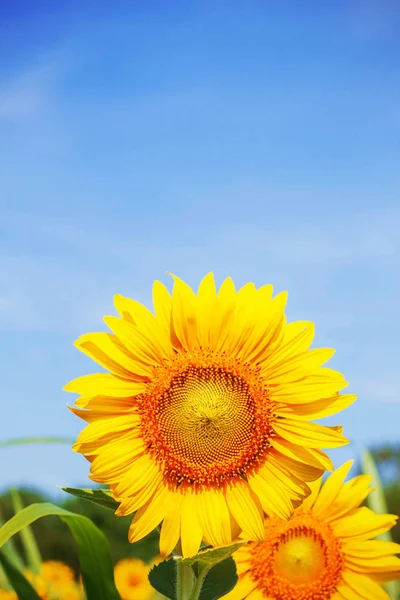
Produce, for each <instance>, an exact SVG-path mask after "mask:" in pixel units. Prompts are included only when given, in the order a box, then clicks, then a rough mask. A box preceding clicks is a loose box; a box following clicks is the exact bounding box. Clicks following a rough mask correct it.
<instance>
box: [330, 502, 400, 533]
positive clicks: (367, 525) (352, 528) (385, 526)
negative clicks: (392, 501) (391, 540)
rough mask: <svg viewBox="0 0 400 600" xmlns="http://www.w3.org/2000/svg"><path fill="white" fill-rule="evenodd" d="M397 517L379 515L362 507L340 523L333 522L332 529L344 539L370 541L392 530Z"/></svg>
mask: <svg viewBox="0 0 400 600" xmlns="http://www.w3.org/2000/svg"><path fill="white" fill-rule="evenodd" d="M397 518H398V517H397V516H396V515H389V514H384V515H377V514H375V513H374V512H372V510H370V509H369V508H367V507H365V506H362V507H361V508H358V509H356V510H355V511H354V513H353V514H351V515H347V516H345V517H343V518H341V519H339V520H338V521H333V522H332V523H331V527H332V528H333V530H334V533H335V535H337V536H338V537H342V538H350V537H356V538H358V539H360V540H362V539H364V540H367V539H370V538H374V537H377V536H378V535H381V534H382V533H385V532H386V531H388V530H389V529H391V528H392V527H393V526H394V525H395V523H396V521H397Z"/></svg>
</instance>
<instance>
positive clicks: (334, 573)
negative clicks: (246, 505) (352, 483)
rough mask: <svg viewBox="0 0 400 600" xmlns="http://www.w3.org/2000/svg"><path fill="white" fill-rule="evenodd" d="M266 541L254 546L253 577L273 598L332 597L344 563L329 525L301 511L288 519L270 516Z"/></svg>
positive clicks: (313, 599)
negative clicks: (285, 520)
mask: <svg viewBox="0 0 400 600" xmlns="http://www.w3.org/2000/svg"><path fill="white" fill-rule="evenodd" d="M269 523H270V524H269V527H268V529H267V541H266V542H265V543H264V544H254V545H253V547H252V558H251V569H250V573H251V576H252V578H253V579H254V580H255V581H256V582H257V588H258V589H260V590H262V591H263V592H264V593H265V595H266V596H268V597H269V598H271V599H273V600H329V599H330V598H331V597H332V596H333V595H334V593H335V590H336V585H337V583H338V582H339V580H340V574H341V571H342V566H343V559H342V554H341V552H340V545H339V542H338V541H337V540H336V538H335V537H334V536H333V533H332V531H331V529H330V528H329V526H328V525H326V524H324V523H322V522H319V521H317V520H316V519H315V518H314V517H313V516H312V515H311V514H304V513H298V514H297V515H295V516H294V517H293V518H292V519H291V521H289V522H287V523H285V522H283V521H278V520H277V519H270V521H269Z"/></svg>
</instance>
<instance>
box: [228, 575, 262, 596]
mask: <svg viewBox="0 0 400 600" xmlns="http://www.w3.org/2000/svg"><path fill="white" fill-rule="evenodd" d="M256 585H257V583H256V582H255V581H254V579H252V578H251V577H250V575H247V574H245V575H243V576H242V577H240V578H239V581H238V582H237V584H236V585H235V587H234V588H233V590H231V591H230V592H229V593H228V594H226V595H225V596H222V598H223V600H243V598H247V597H248V595H249V594H251V592H252V591H253V590H254V589H255V587H256Z"/></svg>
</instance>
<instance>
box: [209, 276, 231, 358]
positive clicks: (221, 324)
mask: <svg viewBox="0 0 400 600" xmlns="http://www.w3.org/2000/svg"><path fill="white" fill-rule="evenodd" d="M235 308H236V292H235V285H234V283H233V281H232V279H230V277H228V278H227V279H225V281H223V283H222V284H221V287H220V289H219V291H218V295H217V305H216V308H215V313H214V315H212V322H211V328H210V346H211V348H215V350H217V351H218V350H221V349H223V348H224V345H225V342H226V340H227V337H228V335H229V331H230V329H231V324H232V321H233V318H234V315H235Z"/></svg>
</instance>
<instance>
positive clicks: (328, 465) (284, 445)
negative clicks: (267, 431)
mask: <svg viewBox="0 0 400 600" xmlns="http://www.w3.org/2000/svg"><path fill="white" fill-rule="evenodd" d="M271 444H272V447H273V448H275V449H276V450H278V452H280V454H284V455H285V456H287V457H288V458H292V459H293V460H296V461H298V462H302V463H305V464H306V465H312V466H313V467H316V468H317V469H323V470H325V471H333V468H334V467H333V463H332V461H331V459H330V458H329V456H327V455H326V454H325V453H324V452H322V450H319V449H314V448H302V447H301V446H298V445H297V444H296V445H293V444H292V443H291V442H288V441H287V440H284V439H283V438H277V437H274V438H272V439H271Z"/></svg>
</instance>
